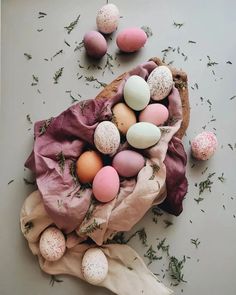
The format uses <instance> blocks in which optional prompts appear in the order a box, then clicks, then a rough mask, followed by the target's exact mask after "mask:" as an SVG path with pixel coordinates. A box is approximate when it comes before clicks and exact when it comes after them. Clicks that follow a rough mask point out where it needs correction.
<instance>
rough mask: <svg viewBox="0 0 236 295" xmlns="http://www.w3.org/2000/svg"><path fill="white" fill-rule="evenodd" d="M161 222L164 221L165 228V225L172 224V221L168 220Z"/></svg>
mask: <svg viewBox="0 0 236 295" xmlns="http://www.w3.org/2000/svg"><path fill="white" fill-rule="evenodd" d="M163 222H164V223H165V225H166V226H165V228H167V227H169V226H171V225H173V222H171V221H169V220H163Z"/></svg>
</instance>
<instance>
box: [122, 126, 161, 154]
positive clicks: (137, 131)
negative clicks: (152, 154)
mask: <svg viewBox="0 0 236 295" xmlns="http://www.w3.org/2000/svg"><path fill="white" fill-rule="evenodd" d="M126 138H127V141H128V143H129V144H130V145H131V146H132V147H134V148H137V149H146V148H149V147H151V146H153V145H154V144H156V143H157V142H158V141H159V140H160V138H161V131H160V129H159V128H158V127H157V126H156V125H154V124H152V123H148V122H139V123H136V124H134V125H132V126H131V127H130V128H129V130H128V132H127V134H126Z"/></svg>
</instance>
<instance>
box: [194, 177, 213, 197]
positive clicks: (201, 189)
mask: <svg viewBox="0 0 236 295" xmlns="http://www.w3.org/2000/svg"><path fill="white" fill-rule="evenodd" d="M214 175H215V173H211V174H209V175H208V177H207V179H206V180H204V181H201V182H200V183H199V185H198V186H199V195H201V194H202V193H203V192H204V191H205V190H206V189H208V190H209V192H211V186H212V184H213V182H212V181H211V180H210V178H211V177H212V176H214Z"/></svg>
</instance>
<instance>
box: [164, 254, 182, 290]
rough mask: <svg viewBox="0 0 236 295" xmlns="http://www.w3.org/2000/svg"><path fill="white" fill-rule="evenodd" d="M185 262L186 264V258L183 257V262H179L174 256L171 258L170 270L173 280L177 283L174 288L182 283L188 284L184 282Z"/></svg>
mask: <svg viewBox="0 0 236 295" xmlns="http://www.w3.org/2000/svg"><path fill="white" fill-rule="evenodd" d="M185 262H186V258H185V256H184V257H183V259H182V260H178V259H177V258H176V257H174V256H171V257H170V262H169V268H168V270H169V272H170V276H171V278H172V279H173V280H174V281H175V283H174V284H173V285H174V286H177V285H179V283H181V282H184V283H186V281H185V280H184V275H183V273H182V271H183V267H184V263H185Z"/></svg>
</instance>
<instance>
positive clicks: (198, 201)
mask: <svg viewBox="0 0 236 295" xmlns="http://www.w3.org/2000/svg"><path fill="white" fill-rule="evenodd" d="M203 200H204V198H201V197H199V198H197V199H196V198H194V201H195V202H197V203H198V204H199V203H200V202H201V201H203Z"/></svg>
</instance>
